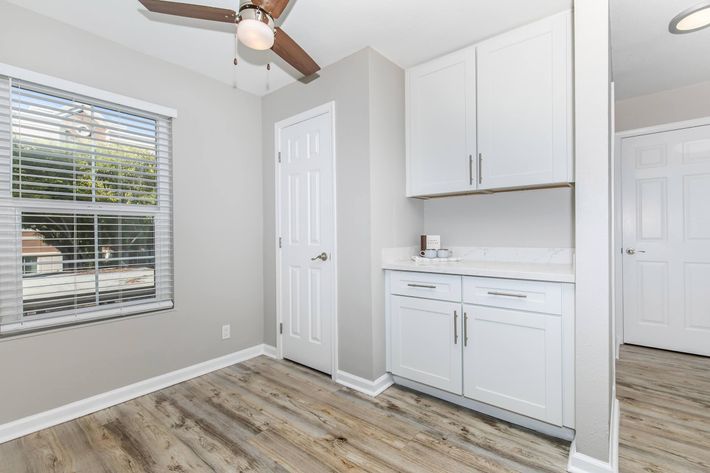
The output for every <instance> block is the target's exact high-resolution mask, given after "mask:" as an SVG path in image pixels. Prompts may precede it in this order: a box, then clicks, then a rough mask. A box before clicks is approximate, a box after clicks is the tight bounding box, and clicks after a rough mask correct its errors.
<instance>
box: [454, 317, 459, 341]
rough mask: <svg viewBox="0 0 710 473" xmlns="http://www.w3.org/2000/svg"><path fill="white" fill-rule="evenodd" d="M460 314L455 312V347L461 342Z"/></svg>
mask: <svg viewBox="0 0 710 473" xmlns="http://www.w3.org/2000/svg"><path fill="white" fill-rule="evenodd" d="M458 325H459V314H458V312H456V311H454V345H456V344H457V343H458V342H459V328H458Z"/></svg>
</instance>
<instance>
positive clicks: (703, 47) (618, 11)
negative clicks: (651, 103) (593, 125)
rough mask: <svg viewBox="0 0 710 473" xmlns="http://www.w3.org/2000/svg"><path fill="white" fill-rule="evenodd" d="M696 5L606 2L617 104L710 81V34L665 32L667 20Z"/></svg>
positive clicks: (681, 0)
mask: <svg viewBox="0 0 710 473" xmlns="http://www.w3.org/2000/svg"><path fill="white" fill-rule="evenodd" d="M699 1H700V0H612V1H611V5H612V15H611V29H612V55H613V68H614V81H615V83H616V97H617V99H624V98H630V97H635V96H638V95H644V94H650V93H653V92H658V91H661V90H666V89H673V88H677V87H682V86H686V85H690V84H695V83H697V82H702V81H710V60H709V58H710V28H706V29H704V30H701V31H697V32H695V33H689V34H684V35H674V34H671V33H669V32H668V24H669V23H670V21H671V19H672V18H673V17H674V16H676V15H677V14H678V13H680V12H682V11H683V10H685V9H687V8H689V7H692V6H694V5H697V4H698V2H699Z"/></svg>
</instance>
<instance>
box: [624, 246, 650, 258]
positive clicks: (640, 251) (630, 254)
mask: <svg viewBox="0 0 710 473" xmlns="http://www.w3.org/2000/svg"><path fill="white" fill-rule="evenodd" d="M636 253H646V252H645V251H643V250H637V249H635V248H626V254H627V255H629V256H633V255H635V254H636Z"/></svg>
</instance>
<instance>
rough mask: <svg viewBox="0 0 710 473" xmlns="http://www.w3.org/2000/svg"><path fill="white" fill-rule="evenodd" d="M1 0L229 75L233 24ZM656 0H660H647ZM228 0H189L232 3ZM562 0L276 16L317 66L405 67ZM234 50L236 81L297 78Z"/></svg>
mask: <svg viewBox="0 0 710 473" xmlns="http://www.w3.org/2000/svg"><path fill="white" fill-rule="evenodd" d="M9 1H11V2H12V3H15V4H17V5H20V6H22V7H25V8H28V9H31V10H34V11H37V12H39V13H42V14H44V15H46V16H49V17H52V18H55V19H57V20H60V21H62V22H65V23H68V24H71V25H74V26H76V27H78V28H81V29H84V30H86V31H89V32H92V33H94V34H96V35H99V36H102V37H105V38H107V39H110V40H112V41H115V42H117V43H120V44H123V45H125V46H127V47H129V48H131V49H135V50H137V51H141V52H144V53H146V54H148V55H151V56H155V57H157V58H160V59H163V60H166V61H168V62H171V63H174V64H178V65H181V66H184V67H187V68H189V69H192V70H195V71H198V72H200V73H202V74H205V75H207V76H210V77H213V78H215V79H217V80H220V81H222V82H225V83H227V84H233V83H234V76H235V68H234V66H233V65H232V58H233V56H234V39H233V37H234V35H233V27H232V25H227V24H221V23H211V22H205V21H199V20H184V19H179V18H175V17H169V16H165V15H156V14H151V13H148V12H146V11H145V10H144V9H143V7H142V6H141V5H140V4H139V3H138V1H137V0H100V1H97V0H9ZM642 1H649V0H642ZM659 1H660V2H661V3H662V2H663V1H666V0H655V2H656V3H658V2H659ZM237 2H238V0H196V3H202V4H208V5H211V6H217V7H223V8H232V9H236V6H237ZM571 6H572V0H534V1H531V0H505V1H501V0H447V1H446V2H432V1H431V0H291V4H290V5H289V8H288V9H287V11H286V13H285V15H283V16H282V17H281V19H280V21H279V22H282V23H283V27H284V29H285V30H286V31H287V32H288V34H289V35H290V36H291V37H293V38H294V39H295V40H296V41H298V43H299V44H300V45H301V46H302V47H303V48H304V49H305V50H306V51H308V52H309V54H310V55H311V56H313V58H314V59H315V60H316V61H317V62H318V63H319V64H320V65H321V66H322V67H325V66H327V65H329V64H332V63H334V62H337V61H338V60H340V59H342V58H344V57H346V56H348V55H350V54H352V53H354V52H356V51H358V50H360V49H362V48H364V47H366V46H371V47H373V48H375V49H376V50H378V51H379V52H381V53H382V54H384V55H385V56H386V57H388V58H389V59H390V60H392V61H394V62H395V63H397V64H399V65H400V66H402V67H409V66H412V65H415V64H417V63H420V62H423V61H425V60H427V59H429V58H432V57H435V56H437V55H440V54H442V53H445V52H449V51H453V50H455V49H458V48H460V47H462V46H465V45H468V44H471V43H474V42H476V41H479V40H481V39H484V38H487V37H489V36H492V35H494V34H496V33H499V32H502V31H506V30H509V29H512V28H514V27H516V26H518V25H522V24H525V23H529V22H531V21H533V20H536V19H538V18H542V17H544V16H546V15H550V14H552V13H556V12H559V11H562V10H564V9H568V8H571ZM277 23H278V22H277ZM230 31H232V33H230ZM239 56H240V57H241V61H240V65H239V67H237V68H236V71H237V72H236V80H237V84H238V87H239V88H240V89H242V90H245V91H248V92H251V93H254V94H257V95H264V94H266V93H268V92H269V90H271V91H273V90H276V89H277V88H279V87H282V86H284V85H286V84H288V83H291V82H293V81H295V80H296V79H297V78H298V75H297V73H296V72H295V71H294V70H293V69H291V68H290V67H289V66H288V65H285V64H284V63H283V62H280V59H276V56H275V55H274V54H273V53H271V52H270V51H268V52H256V51H251V50H249V49H248V48H245V47H244V46H240V47H239ZM268 61H276V62H275V66H274V67H272V70H271V72H270V73H269V78H268V84H270V88H269V90H267V71H266V66H265V65H266V63H267V62H268Z"/></svg>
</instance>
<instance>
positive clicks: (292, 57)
mask: <svg viewBox="0 0 710 473" xmlns="http://www.w3.org/2000/svg"><path fill="white" fill-rule="evenodd" d="M271 50H272V51H273V52H275V53H276V54H278V55H279V56H280V57H281V58H282V59H283V60H284V61H286V62H287V63H289V64H291V65H292V66H293V67H295V68H296V69H297V70H298V71H299V72H300V73H301V74H303V75H304V76H310V75H311V74H315V73H316V72H318V71H320V66H319V65H318V64H316V62H315V61H314V60H313V58H312V57H310V56H309V55H308V53H307V52H305V51H304V50H303V48H301V47H300V46H299V45H298V43H296V42H295V41H294V40H293V39H291V37H290V36H289V35H287V34H286V32H285V31H284V30H282V29H281V28H276V37H275V38H274V45H273V46H272V47H271Z"/></svg>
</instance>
